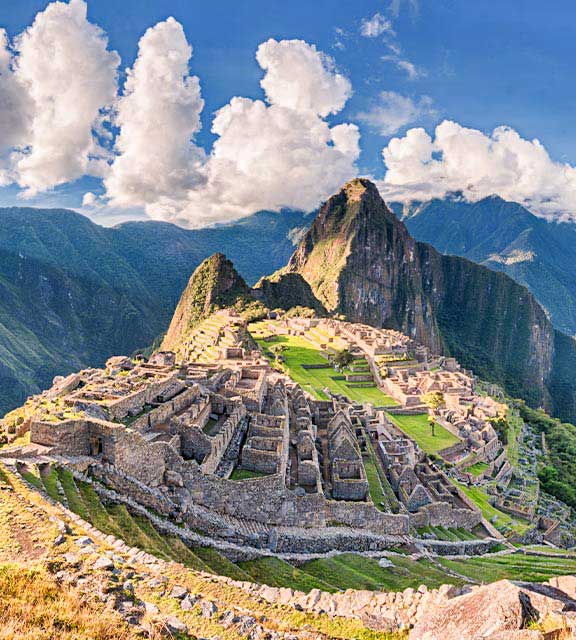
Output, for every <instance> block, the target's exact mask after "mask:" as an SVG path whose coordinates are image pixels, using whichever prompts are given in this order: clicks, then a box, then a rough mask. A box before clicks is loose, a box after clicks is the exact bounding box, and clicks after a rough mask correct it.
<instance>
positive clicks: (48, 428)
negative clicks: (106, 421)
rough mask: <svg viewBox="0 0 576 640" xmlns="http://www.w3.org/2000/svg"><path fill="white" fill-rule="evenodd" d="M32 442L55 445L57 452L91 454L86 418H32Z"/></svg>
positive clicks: (79, 454)
mask: <svg viewBox="0 0 576 640" xmlns="http://www.w3.org/2000/svg"><path fill="white" fill-rule="evenodd" d="M30 442H33V443H35V444H42V445H44V446H47V447H55V453H62V454H68V455H72V456H87V455H90V428H89V426H88V422H87V421H86V420H66V421H64V422H48V421H47V422H43V421H41V420H32V422H31V424H30Z"/></svg>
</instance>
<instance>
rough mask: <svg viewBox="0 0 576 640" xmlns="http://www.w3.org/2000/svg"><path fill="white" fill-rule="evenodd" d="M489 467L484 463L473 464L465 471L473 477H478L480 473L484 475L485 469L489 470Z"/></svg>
mask: <svg viewBox="0 0 576 640" xmlns="http://www.w3.org/2000/svg"><path fill="white" fill-rule="evenodd" d="M489 468H490V465H489V464H486V463H485V462H475V463H474V464H473V465H470V466H469V467H466V471H467V472H468V473H471V474H472V475H473V476H479V475H480V474H481V473H484V471H486V469H489Z"/></svg>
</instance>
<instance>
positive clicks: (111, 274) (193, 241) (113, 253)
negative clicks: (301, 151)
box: [0, 207, 308, 416]
mask: <svg viewBox="0 0 576 640" xmlns="http://www.w3.org/2000/svg"><path fill="white" fill-rule="evenodd" d="M306 224H308V220H307V218H306V216H305V215H304V214H302V213H299V212H292V211H282V212H280V213H272V212H260V213H257V214H255V215H253V216H251V217H249V218H246V219H244V220H239V221H237V222H235V223H233V224H230V225H220V226H218V227H215V228H212V229H199V230H186V229H181V228H179V227H177V226H175V225H172V224H167V223H161V222H152V221H150V222H130V223H125V224H122V225H120V226H118V227H114V228H104V227H100V226H98V225H96V224H94V223H92V222H90V220H88V219H87V218H85V217H84V216H81V215H79V214H77V213H75V212H73V211H66V210H63V209H31V208H24V207H11V208H0V385H1V386H2V396H1V397H0V416H1V415H3V414H4V413H5V412H6V411H8V410H9V409H11V408H13V407H16V406H18V405H20V404H22V403H23V402H24V400H25V398H26V397H27V396H28V395H30V394H31V393H36V392H38V391H39V390H41V389H43V388H47V387H48V386H50V383H51V381H52V378H53V377H54V376H55V375H66V374H68V373H71V372H72V371H77V370H78V369H82V368H83V367H86V366H100V365H102V364H104V362H105V360H106V359H107V358H108V357H109V356H111V355H116V354H120V353H132V352H133V351H134V350H136V349H143V348H145V347H147V346H148V345H150V344H152V342H153V341H154V339H155V337H156V336H158V335H159V334H162V333H164V332H165V331H166V328H167V327H168V324H169V322H170V318H171V316H172V313H173V310H174V308H175V307H176V303H177V302H178V299H179V297H180V295H181V293H182V291H183V289H184V288H185V286H186V282H187V280H188V278H189V277H190V274H191V272H192V271H193V270H194V268H195V267H196V266H197V265H198V264H199V263H200V262H201V261H202V260H203V259H205V258H206V257H207V256H209V255H211V254H212V253H214V252H215V251H224V252H226V253H227V254H228V255H229V256H230V257H231V258H232V259H233V260H234V261H235V262H236V263H237V265H238V267H239V269H240V271H241V272H242V274H243V275H244V276H245V277H246V279H247V280H248V282H250V283H252V282H256V281H257V280H258V279H259V278H260V277H262V276H263V275H265V274H268V273H271V272H273V271H275V270H277V269H278V268H280V267H281V266H283V265H284V264H285V263H286V261H287V260H288V258H289V257H290V254H291V253H292V251H293V249H294V244H293V240H294V238H295V237H296V236H297V235H298V234H296V236H295V235H294V233H293V232H294V231H295V230H298V229H301V228H302V227H303V226H304V225H306Z"/></svg>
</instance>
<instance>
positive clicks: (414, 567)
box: [302, 553, 463, 591]
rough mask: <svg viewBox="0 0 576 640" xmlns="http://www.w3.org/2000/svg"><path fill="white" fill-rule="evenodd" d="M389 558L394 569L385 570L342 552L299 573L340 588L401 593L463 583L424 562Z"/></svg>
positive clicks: (372, 560)
mask: <svg viewBox="0 0 576 640" xmlns="http://www.w3.org/2000/svg"><path fill="white" fill-rule="evenodd" d="M390 559H391V561H392V563H393V566H392V567H389V568H384V567H381V566H380V565H379V564H378V561H377V560H375V559H373V558H365V557H363V556H360V555H357V554H354V553H343V554H341V555H338V556H333V557H331V558H321V559H318V560H311V561H310V562H306V563H305V564H304V565H303V566H302V570H303V571H305V572H306V573H310V574H312V575H315V576H317V577H320V578H322V579H323V580H326V581H327V582H329V583H330V584H333V585H335V586H336V587H338V588H339V589H368V590H371V591H374V590H384V591H403V590H404V589H406V587H413V588H416V587H418V586H420V585H421V584H425V585H427V586H428V587H429V588H436V587H438V586H440V585H441V584H445V583H452V584H462V583H463V581H462V580H458V579H457V578H453V577H451V576H448V575H447V574H446V573H444V572H443V571H442V570H441V569H438V568H437V567H435V566H434V565H433V564H432V563H431V562H429V561H427V560H412V559H411V558H408V557H398V556H394V557H393V558H390Z"/></svg>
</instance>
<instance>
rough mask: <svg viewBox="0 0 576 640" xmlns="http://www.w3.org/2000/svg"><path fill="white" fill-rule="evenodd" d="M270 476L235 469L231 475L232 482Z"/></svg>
mask: <svg viewBox="0 0 576 640" xmlns="http://www.w3.org/2000/svg"><path fill="white" fill-rule="evenodd" d="M267 475H268V474H266V473H262V472H261V471H248V469H238V468H236V469H234V471H232V473H231V474H230V478H229V479H230V480H249V479H250V478H265V477H266V476H267Z"/></svg>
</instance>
